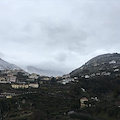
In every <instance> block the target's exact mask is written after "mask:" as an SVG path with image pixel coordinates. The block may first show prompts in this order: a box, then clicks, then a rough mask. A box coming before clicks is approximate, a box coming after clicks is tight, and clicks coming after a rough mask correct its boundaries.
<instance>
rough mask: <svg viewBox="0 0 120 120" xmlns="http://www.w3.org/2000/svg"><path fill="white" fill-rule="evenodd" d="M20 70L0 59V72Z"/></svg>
mask: <svg viewBox="0 0 120 120" xmlns="http://www.w3.org/2000/svg"><path fill="white" fill-rule="evenodd" d="M19 69H20V68H19V67H18V66H16V65H14V64H11V63H9V62H6V61H4V60H3V59H1V58H0V70H19Z"/></svg>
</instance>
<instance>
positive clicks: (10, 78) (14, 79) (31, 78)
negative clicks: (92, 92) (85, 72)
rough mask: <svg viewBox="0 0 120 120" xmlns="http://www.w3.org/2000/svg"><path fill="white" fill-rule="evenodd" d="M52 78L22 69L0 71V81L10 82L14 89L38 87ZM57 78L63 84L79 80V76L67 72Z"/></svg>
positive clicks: (3, 82)
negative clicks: (19, 76) (72, 75)
mask: <svg viewBox="0 0 120 120" xmlns="http://www.w3.org/2000/svg"><path fill="white" fill-rule="evenodd" d="M19 73H21V74H22V76H23V79H22V81H21V80H19V79H20V78H18V74H19ZM24 76H25V77H24ZM52 78H53V77H48V76H39V75H37V74H35V73H32V74H29V73H27V72H25V71H22V70H12V71H10V70H9V71H8V70H4V71H0V83H2V84H6V83H8V84H10V85H11V87H12V88H14V89H19V88H22V89H26V88H29V87H32V88H38V87H39V85H42V84H45V83H49V82H50V80H52ZM55 79H56V81H57V83H60V84H63V85H65V84H67V83H70V82H73V81H76V82H77V80H78V78H77V77H74V78H71V77H70V74H65V75H63V76H62V77H61V76H59V77H55Z"/></svg>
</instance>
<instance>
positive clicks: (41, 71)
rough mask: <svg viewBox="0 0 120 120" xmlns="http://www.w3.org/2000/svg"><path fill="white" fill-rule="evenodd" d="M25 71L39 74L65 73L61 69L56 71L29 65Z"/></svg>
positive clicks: (54, 74) (57, 74)
mask: <svg viewBox="0 0 120 120" xmlns="http://www.w3.org/2000/svg"><path fill="white" fill-rule="evenodd" d="M25 71H26V72H28V73H30V74H31V73H36V74H39V75H46V76H60V75H63V74H64V73H63V72H61V71H55V70H45V69H40V68H38V67H34V66H27V67H26V68H25Z"/></svg>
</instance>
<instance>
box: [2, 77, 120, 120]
mask: <svg viewBox="0 0 120 120" xmlns="http://www.w3.org/2000/svg"><path fill="white" fill-rule="evenodd" d="M3 86H4V85H2V84H1V89H3V90H4V91H6V90H9V92H17V93H26V92H27V93H28V92H30V93H29V94H21V95H19V96H15V97H13V98H12V99H6V98H1V99H0V118H1V120H119V118H120V107H119V106H120V78H119V77H96V78H92V79H89V80H88V79H83V78H79V82H78V83H74V82H72V83H70V84H66V85H61V84H57V83H56V81H55V79H54V78H53V79H52V81H51V82H50V83H49V84H44V85H42V86H41V87H40V88H39V89H26V90H13V89H11V87H10V86H9V85H7V84H6V87H3ZM81 88H84V89H85V91H82V89H81ZM32 92H35V93H32ZM82 97H86V98H88V100H89V101H88V102H85V104H86V105H87V106H88V107H85V108H82V109H81V108H80V99H81V98H82ZM91 97H94V98H95V97H97V98H98V100H94V99H91ZM69 111H74V112H73V113H71V114H69Z"/></svg>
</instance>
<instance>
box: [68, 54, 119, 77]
mask: <svg viewBox="0 0 120 120" xmlns="http://www.w3.org/2000/svg"><path fill="white" fill-rule="evenodd" d="M119 70H120V54H118V53H108V54H102V55H98V56H96V57H94V58H92V59H90V60H89V61H88V62H86V63H85V64H84V65H82V66H81V67H79V68H77V69H75V70H73V71H72V72H71V73H70V75H71V76H82V75H88V74H89V75H90V74H96V73H99V74H103V72H106V73H108V72H109V73H113V72H118V73H119Z"/></svg>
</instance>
